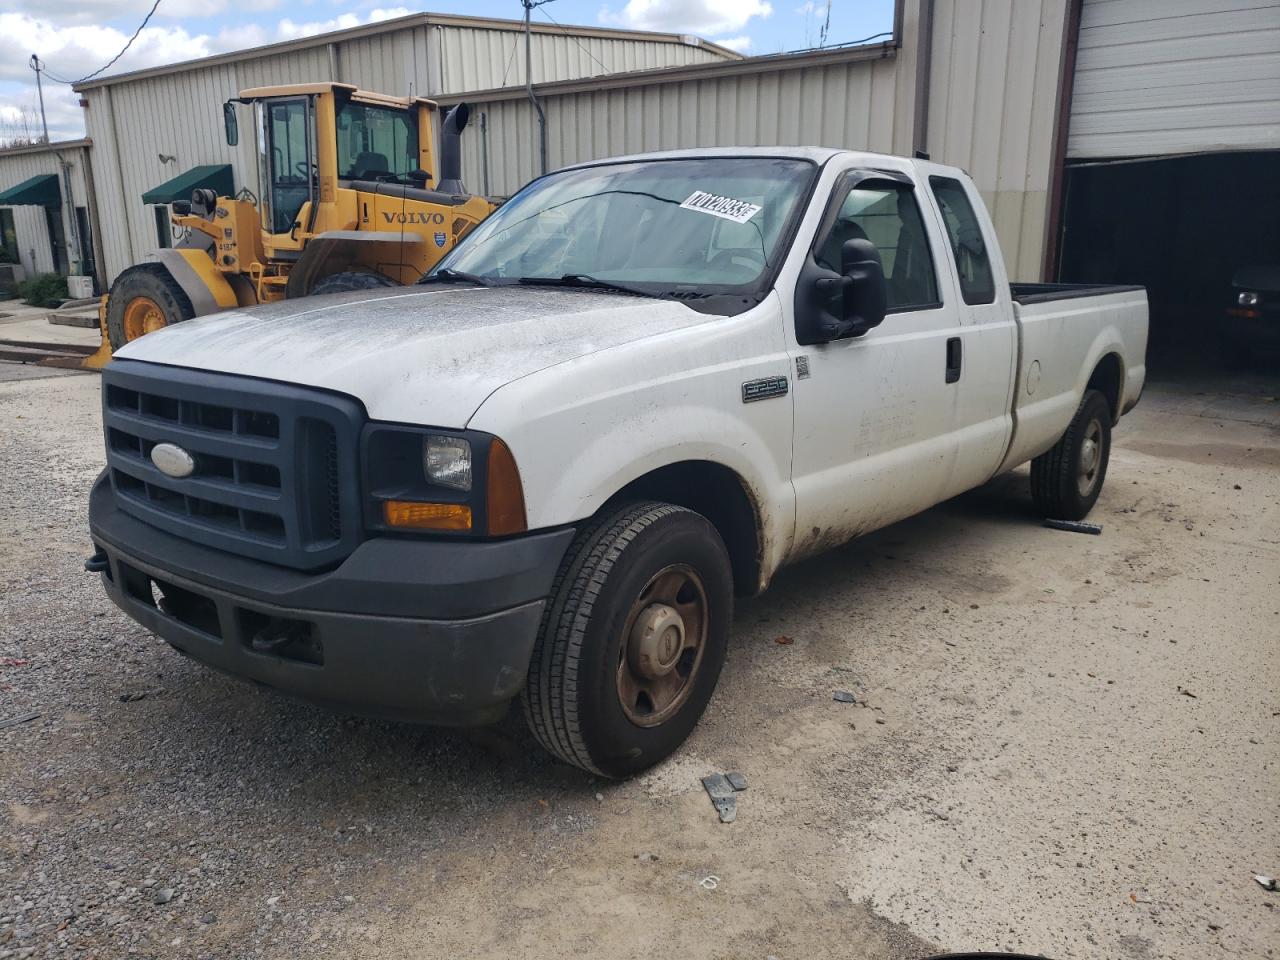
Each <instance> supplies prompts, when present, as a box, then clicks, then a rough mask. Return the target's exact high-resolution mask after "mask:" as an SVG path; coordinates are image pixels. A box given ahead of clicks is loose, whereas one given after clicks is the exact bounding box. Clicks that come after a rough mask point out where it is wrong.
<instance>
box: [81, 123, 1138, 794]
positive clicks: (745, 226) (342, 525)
mask: <svg viewBox="0 0 1280 960" xmlns="http://www.w3.org/2000/svg"><path fill="white" fill-rule="evenodd" d="M1146 338H1147V304H1146V295H1145V293H1144V292H1143V290H1142V289H1141V288H1137V287H1123V288H1122V287H1093V288H1075V287H1058V286H1048V285H1044V286H1040V285H1012V286H1011V285H1010V283H1009V280H1008V278H1007V276H1006V274H1005V267H1004V262H1003V260H1002V259H1001V256H1000V251H999V247H998V245H997V243H996V240H995V236H994V232H993V229H992V225H991V221H990V219H989V218H988V216H987V213H986V210H985V209H984V207H983V204H982V201H981V199H980V198H979V196H978V194H977V193H976V192H975V190H974V187H973V185H972V183H971V182H970V181H969V179H968V177H966V176H965V174H964V173H962V172H961V171H959V170H956V169H954V168H951V167H945V166H940V165H938V164H935V163H929V162H925V161H920V160H907V159H901V158H897V157H890V156H881V155H876V154H869V153H855V152H848V151H842V150H829V149H816V148H778V149H763V148H761V149H742V148H735V149H712V150H697V151H684V152H675V153H662V154H651V155H645V156H636V157H624V158H619V159H613V160H604V161H599V162H595V163H589V164H584V165H581V166H576V167H572V168H568V169H565V170H561V171H558V172H556V173H553V174H551V175H549V176H546V177H543V178H541V179H539V180H536V181H534V182H533V183H531V184H529V185H528V186H527V187H525V188H524V189H523V190H521V191H520V192H519V193H518V194H517V195H516V196H515V197H513V198H512V199H511V200H510V202H508V203H507V204H506V205H504V206H503V207H502V208H501V209H499V210H498V211H497V212H496V213H495V214H494V215H493V216H492V217H490V218H489V219H488V220H487V221H485V222H484V223H483V224H482V225H481V226H480V227H479V228H478V229H476V230H475V232H474V233H472V234H471V236H470V237H468V238H467V239H466V240H465V241H464V242H463V243H462V244H460V245H459V246H458V247H457V249H456V250H455V251H453V253H452V254H451V255H450V256H448V257H446V258H445V259H444V260H443V261H442V263H441V265H440V267H439V268H438V269H437V270H436V271H435V272H434V273H433V274H432V275H431V276H428V277H426V278H424V280H423V282H422V283H421V285H417V286H412V287H407V288H404V289H399V290H394V291H384V290H379V291H377V292H372V291H368V292H362V293H352V294H338V295H334V296H328V297H319V298H310V299H305V300H299V301H289V302H285V303H279V304H275V305H268V306H264V307H260V308H255V309H249V310H243V311H239V312H231V313H222V314H218V315H216V316H212V317H208V318H202V319H198V320H192V321H189V322H187V323H183V324H181V325H179V326H175V327H172V328H170V329H166V330H163V331H160V332H158V333H155V334H150V335H148V336H146V337H144V338H141V339H139V340H137V341H135V342H134V343H131V344H130V345H129V346H127V347H126V348H125V349H123V350H121V351H120V352H119V353H117V354H116V357H117V359H116V360H115V361H114V362H112V363H111V364H110V366H108V367H107V368H106V370H105V371H104V374H103V390H102V398H103V420H104V429H105V434H106V447H107V469H106V470H105V471H104V473H103V475H102V477H101V478H100V479H99V481H98V482H97V484H96V485H95V486H94V489H93V492H92V495H91V504H90V527H91V533H92V538H93V542H94V547H95V553H94V555H93V557H91V558H90V560H89V561H88V562H87V564H86V566H87V567H88V568H89V569H91V570H95V571H99V572H101V574H102V577H103V583H104V586H105V587H106V590H107V592H108V593H109V594H110V596H111V598H112V599H113V600H114V601H115V602H116V603H117V604H118V605H119V606H120V607H121V608H122V609H123V610H124V611H125V612H126V613H128V614H129V615H130V616H132V617H133V618H134V619H136V620H137V621H139V622H140V623H142V624H144V625H145V626H146V627H148V628H149V629H151V630H153V631H154V632H155V633H157V634H159V635H160V636H162V637H164V638H165V639H166V640H168V641H169V642H170V643H171V644H172V645H173V646H174V647H176V648H178V649H179V650H181V651H182V652H184V653H186V654H188V655H189V656H191V657H193V658H195V659H197V660H199V661H201V662H203V663H206V664H208V665H210V666H213V667H216V668H219V669H221V670H224V671H226V672H228V673H231V674H234V675H237V676H240V677H244V678H247V679H250V680H253V681H256V682H258V683H261V684H264V685H266V686H268V687H272V688H276V689H278V690H281V691H285V692H288V693H292V694H295V695H298V696H301V697H304V698H307V699H310V700H313V701H318V702H324V703H329V704H332V705H334V706H336V707H338V708H340V709H345V710H351V711H356V712H363V713H371V714H378V715H383V716H389V717H394V718H401V719H405V720H412V721H425V722H440V723H483V722H489V721H492V720H493V719H495V718H497V717H499V716H501V715H502V714H503V713H504V712H505V711H506V710H507V708H508V706H509V704H510V702H511V701H512V700H514V699H516V698H517V697H518V698H520V699H521V700H522V702H523V706H524V712H525V716H526V718H527V720H528V722H529V725H530V727H531V728H532V730H533V733H534V735H535V736H536V737H537V739H538V740H539V741H540V742H541V743H542V744H543V745H544V746H545V747H546V748H547V749H549V750H550V751H551V752H552V753H554V754H555V755H557V756H559V757H560V758H562V759H563V760H565V761H567V762H569V763H572V764H577V765H578V766H580V767H583V768H585V769H587V770H591V771H594V772H596V773H600V774H604V775H607V776H615V777H617V776H626V775H628V774H631V773H634V772H636V771H638V770H641V769H643V768H645V767H647V766H649V765H651V764H653V763H655V762H657V761H658V760H660V759H662V758H663V757H665V756H667V755H668V754H670V753H671V752H672V751H673V750H674V749H676V747H678V746H679V744H680V743H681V742H682V741H683V740H684V738H685V737H686V736H687V735H688V734H689V732H690V730H691V729H692V728H693V726H694V724H695V723H696V722H697V720H698V718H699V716H700V715H701V714H702V711H703V709H704V708H705V707H706V705H707V702H708V701H709V699H710V698H711V695H712V691H713V689H714V687H715V685H716V680H717V677H718V675H719V673H720V669H721V666H722V665H723V664H724V661H725V652H726V649H727V646H728V637H729V632H730V626H731V621H732V617H733V597H734V595H735V594H738V595H749V594H754V593H757V592H759V591H762V590H764V589H765V588H766V587H767V586H768V584H769V582H770V580H771V578H772V577H773V576H774V574H775V573H776V572H777V571H778V569H779V568H780V567H782V566H783V565H784V564H788V563H792V562H794V561H796V560H799V559H801V558H804V557H807V556H810V555H812V554H815V553H817V552H818V551H821V550H824V549H827V548H829V547H833V546H836V545H838V544H842V543H844V542H846V541H848V540H849V539H851V538H853V537H856V536H858V535H860V534H864V533H867V532H868V531H871V530H875V529H877V528H879V527H883V526H885V525H887V524H890V523H893V522H894V521H896V520H899V519H902V518H904V517H907V516H909V515H911V514H914V513H917V512H919V511H921V510H925V509H926V508H928V507H930V506H932V505H934V504H936V503H938V502H940V501H942V500H946V499H947V498H948V497H953V496H955V495H956V494H959V493H961V492H963V491H965V490H969V489H971V488H973V487H976V486H978V485H980V484H983V483H985V482H986V481H988V480H990V479H991V478H992V477H994V476H996V475H997V474H1000V473H1003V472H1005V471H1008V470H1011V469H1013V468H1014V467H1016V466H1018V465H1019V464H1022V463H1025V462H1027V461H1031V464H1032V466H1031V488H1032V489H1031V492H1032V495H1033V497H1034V499H1035V501H1036V503H1037V504H1038V505H1039V507H1040V508H1041V509H1042V510H1043V511H1044V512H1045V513H1046V515H1049V516H1053V517H1058V518H1065V519H1079V518H1081V517H1083V516H1084V515H1085V514H1086V513H1088V511H1089V509H1090V507H1092V505H1093V503H1094V501H1095V500H1096V499H1097V497H1098V493H1099V491H1100V490H1101V488H1102V483H1103V479H1104V477H1105V476H1106V471H1107V458H1108V453H1109V451H1110V437H1111V428H1112V426H1113V425H1114V424H1116V422H1117V421H1118V420H1119V418H1120V416H1121V415H1122V414H1124V413H1126V412H1127V411H1128V410H1129V409H1130V408H1131V407H1133V405H1134V404H1135V403H1137V402H1138V397H1139V394H1140V393H1141V391H1142V386H1143V379H1144V374H1145V351H1146Z"/></svg>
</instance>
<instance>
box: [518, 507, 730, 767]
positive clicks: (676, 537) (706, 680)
mask: <svg viewBox="0 0 1280 960" xmlns="http://www.w3.org/2000/svg"><path fill="white" fill-rule="evenodd" d="M732 617H733V577H732V572H731V569H730V566H729V555H728V552H727V551H726V550H725V546H724V543H723V542H722V541H721V539H720V535H719V533H718V532H717V531H716V529H715V527H713V526H712V525H711V523H710V522H709V521H708V520H707V519H706V518H705V517H703V516H701V515H700V514H697V513H694V512H693V511H691V510H686V509H684V508H683V507H677V506H674V505H672V504H667V503H654V502H648V503H638V504H631V505H628V506H625V507H622V508H620V509H618V510H616V511H612V512H611V513H609V514H608V515H606V516H603V517H601V518H599V519H597V520H596V521H594V522H592V523H591V524H589V525H588V526H587V527H585V528H584V529H583V530H582V531H581V532H580V533H579V534H578V536H577V538H576V539H575V540H574V542H573V545H572V546H571V547H570V548H569V552H568V553H567V554H566V556H565V559H564V561H563V562H562V563H561V567H560V572H559V573H558V574H557V577H556V581H555V584H554V586H553V587H552V594H551V597H550V599H549V601H548V607H547V611H546V613H545V615H544V616H543V622H542V628H541V630H540V632H539V636H538V640H537V643H536V645H535V646H534V651H533V657H532V660H531V662H530V664H529V676H528V682H527V684H526V686H525V692H524V695H523V702H524V714H525V719H526V720H527V721H528V723H529V727H530V729H531V730H532V731H533V734H534V736H535V737H537V739H538V741H539V742H540V743H541V744H542V745H543V746H544V747H546V749H547V750H549V751H550V752H551V753H553V754H555V755H556V756H557V757H559V758H560V759H561V760H564V761H565V762H566V763H571V764H573V765H575V766H578V767H581V768H582V769H584V770H589V771H591V772H592V773H598V774H602V775H604V776H607V777H626V776H630V775H631V774H634V773H638V772H639V771H641V770H644V769H645V768H646V767H650V766H652V765H653V764H655V763H657V762H658V761H660V760H662V759H664V758H665V757H667V756H669V755H670V754H671V753H672V752H673V751H674V750H675V749H676V748H677V747H679V746H680V744H681V743H683V742H684V740H685V738H686V737H688V735H689V733H690V732H691V731H692V730H693V728H694V725H695V724H697V722H698V718H699V717H701V716H702V712H703V710H705V709H706V706H707V703H708V702H709V701H710V699H711V694H712V691H714V690H715V685H716V680H717V679H718V678H719V675H720V668H721V666H722V665H723V663H724V657H725V650H726V647H727V645H728V636H729V623H730V621H731V619H732Z"/></svg>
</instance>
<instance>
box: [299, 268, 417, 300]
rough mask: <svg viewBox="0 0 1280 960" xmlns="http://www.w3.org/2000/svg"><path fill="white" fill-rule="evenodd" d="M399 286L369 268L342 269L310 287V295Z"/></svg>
mask: <svg viewBox="0 0 1280 960" xmlns="http://www.w3.org/2000/svg"><path fill="white" fill-rule="evenodd" d="M396 286H399V284H398V283H396V282H395V281H394V280H392V279H391V278H390V277H384V276H383V275H382V274H380V273H373V272H371V271H369V270H344V271H343V272H342V273H335V274H331V275H330V276H327V277H325V278H324V279H323V280H320V281H319V282H317V283H316V285H315V286H314V287H312V288H311V295H312V296H313V297H318V296H320V295H321V294H325V293H346V292H348V291H349V290H376V289H377V288H379V287H396Z"/></svg>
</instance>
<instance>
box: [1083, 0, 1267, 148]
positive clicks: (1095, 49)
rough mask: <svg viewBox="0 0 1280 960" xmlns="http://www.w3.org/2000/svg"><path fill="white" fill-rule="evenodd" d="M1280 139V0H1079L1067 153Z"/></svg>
mask: <svg viewBox="0 0 1280 960" xmlns="http://www.w3.org/2000/svg"><path fill="white" fill-rule="evenodd" d="M1277 148H1280V0H1085V3H1084V8H1083V10H1082V12H1081V20H1080V50H1079V55H1078V57H1077V60H1076V75H1075V89H1074V92H1073V95H1072V103H1071V135H1070V137H1069V138H1068V141H1067V156H1068V157H1071V158H1075V159H1085V158H1100V157H1136V156H1150V155H1160V154H1175V153H1192V152H1197V151H1204V150H1245V149H1255V150H1256V149H1277Z"/></svg>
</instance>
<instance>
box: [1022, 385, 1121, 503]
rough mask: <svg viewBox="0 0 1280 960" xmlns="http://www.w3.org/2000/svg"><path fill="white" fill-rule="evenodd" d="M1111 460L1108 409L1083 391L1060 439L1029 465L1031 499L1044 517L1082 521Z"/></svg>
mask: <svg viewBox="0 0 1280 960" xmlns="http://www.w3.org/2000/svg"><path fill="white" fill-rule="evenodd" d="M1110 459H1111V405H1110V404H1108V403H1107V398H1106V397H1104V396H1103V395H1102V394H1101V393H1100V392H1098V391H1097V390H1086V391H1085V395H1084V399H1083V400H1081V401H1080V406H1079V407H1078V408H1077V409H1076V415H1075V417H1073V418H1072V420H1071V425H1070V426H1068V427H1067V432H1066V433H1064V434H1063V435H1062V439H1061V440H1059V441H1058V442H1057V443H1056V444H1054V446H1053V448H1052V449H1050V450H1049V451H1048V452H1046V453H1043V454H1041V455H1040V456H1038V457H1036V458H1035V459H1034V460H1032V461H1031V496H1032V498H1033V499H1034V500H1035V502H1036V506H1037V507H1039V508H1040V510H1041V511H1042V512H1043V513H1044V515H1045V516H1046V517H1051V518H1052V519H1054V520H1083V519H1084V518H1085V517H1086V516H1088V514H1089V511H1090V510H1092V509H1093V505H1094V503H1096V502H1097V500H1098V494H1100V493H1101V492H1102V483H1103V481H1104V480H1106V478H1107V463H1108V462H1109V461H1110Z"/></svg>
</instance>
